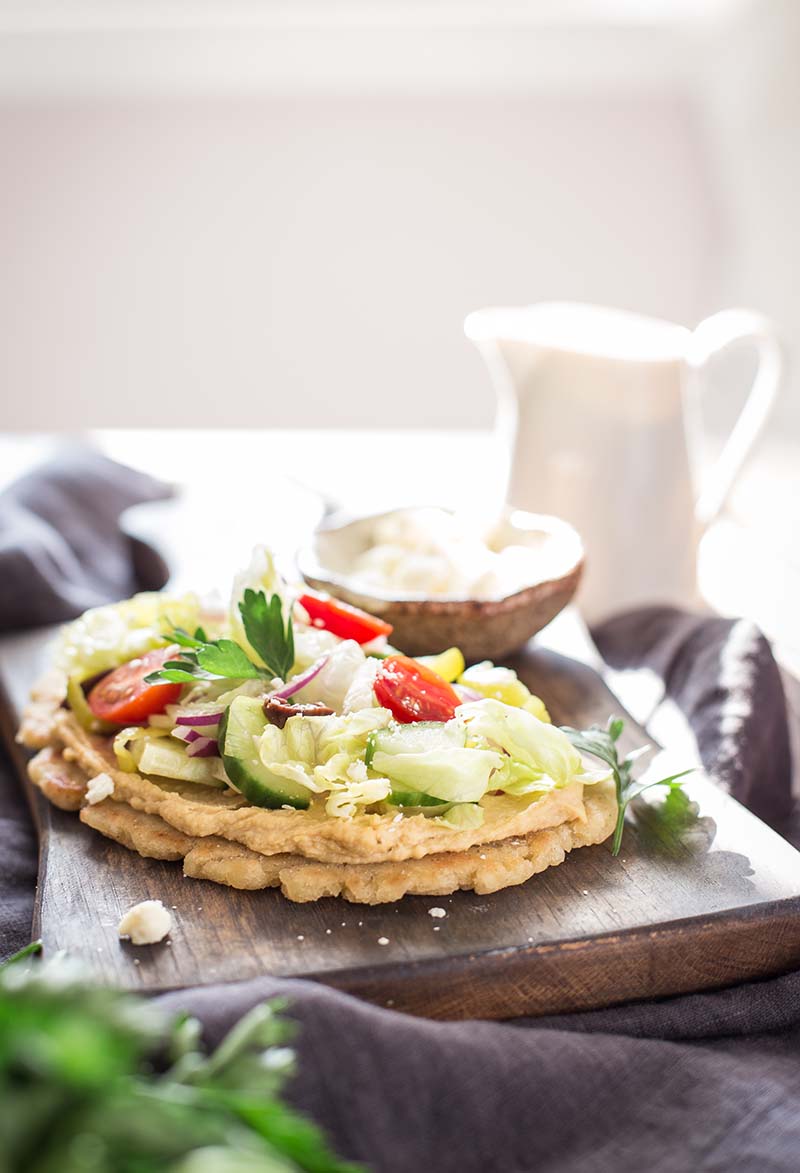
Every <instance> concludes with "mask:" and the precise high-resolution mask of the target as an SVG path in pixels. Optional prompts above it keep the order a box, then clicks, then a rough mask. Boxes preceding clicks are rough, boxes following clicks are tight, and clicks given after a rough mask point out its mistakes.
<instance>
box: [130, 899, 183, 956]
mask: <svg viewBox="0 0 800 1173" xmlns="http://www.w3.org/2000/svg"><path fill="white" fill-rule="evenodd" d="M171 928H172V917H171V916H170V914H169V913H168V912H167V910H166V908H165V907H164V905H163V904H162V903H161V901H160V900H142V901H141V903H140V904H134V906H133V908H129V909H128V911H127V912H126V913H125V915H124V916H123V918H122V920H121V921H120V922H119V924H118V925H117V932H118V933H119V935H120V937H130V939H131V943H132V944H134V945H155V944H156V943H157V942H158V941H163V940H164V938H165V937H166V935H167V933H168V932H169V931H170V929H171Z"/></svg>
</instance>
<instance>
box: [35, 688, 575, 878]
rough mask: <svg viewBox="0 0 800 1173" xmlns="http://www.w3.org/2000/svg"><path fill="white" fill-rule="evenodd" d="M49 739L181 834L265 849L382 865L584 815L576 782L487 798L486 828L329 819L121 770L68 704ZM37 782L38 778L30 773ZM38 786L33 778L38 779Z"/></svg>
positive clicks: (417, 819)
mask: <svg viewBox="0 0 800 1173" xmlns="http://www.w3.org/2000/svg"><path fill="white" fill-rule="evenodd" d="M50 740H51V742H52V743H55V744H56V745H60V746H64V753H65V755H66V756H67V757H69V758H71V759H72V760H73V761H75V762H76V763H77V764H78V765H80V767H81V768H82V769H83V770H84V772H85V773H86V775H87V777H93V776H94V775H96V774H99V773H107V774H108V775H109V776H110V777H111V778H112V779H113V781H114V790H115V797H116V798H117V800H118V801H123V802H126V803H128V805H130V806H132V807H134V808H135V809H136V810H140V811H142V812H144V813H145V814H152V815H158V816H159V817H160V818H162V819H163V820H164V821H165V822H167V823H170V824H171V825H172V826H173V827H175V828H176V829H177V830H179V831H182V832H183V833H184V834H186V835H193V836H199V837H205V836H220V837H222V838H225V839H229V840H231V841H232V842H236V843H241V844H242V845H243V846H244V847H248V848H250V850H252V851H256V852H259V853H260V854H263V855H273V854H281V853H286V852H291V853H292V854H295V855H302V856H304V857H306V858H308V859H317V860H320V861H322V862H328V863H354V862H359V863H382V862H386V861H388V860H395V861H400V860H404V859H420V858H423V857H424V856H426V855H434V854H440V853H441V852H442V851H448V852H453V851H466V850H468V849H469V848H471V847H473V846H478V845H480V844H486V843H491V842H496V841H500V840H504V839H508V838H510V837H512V836H520V835H527V834H529V833H530V832H531V831H538V830H542V829H544V828H547V827H552V826H558V825H560V824H561V823H564V822H572V821H574V820H580V819H583V818H584V817H585V814H584V808H583V786H582V784H581V783H579V782H575V783H573V784H571V785H570V786H566V787H564V788H563V789H561V790H556V791H553V792H552V793H551V794H548V795H546V796H545V797H544V798H542V799H541V800H539V801H538V802H535V803H528V804H526V803H525V801H524V800H522V799H518V800H513V799H507V798H504V797H502V798H493V797H489V798H488V799H487V800H485V809H486V817H485V821H484V824H483V826H481V827H478V828H474V829H469V830H464V831H455V830H452V829H450V828H447V827H442V826H441V825H439V824H436V823H435V822H434V821H433V820H431V819H427V818H425V816H424V815H417V816H414V817H411V818H404V819H403V820H402V821H399V822H398V821H396V820H395V818H393V817H392V816H391V815H376V814H365V815H358V816H356V817H355V818H353V819H334V818H330V817H329V816H326V815H325V814H324V811H322V810H319V809H317V810H313V809H312V810H309V811H296V810H266V809H264V808H262V807H255V806H251V805H250V804H249V803H248V802H247V801H246V800H245V799H244V798H243V797H242V796H241V795H240V794H237V793H235V792H233V791H227V790H211V789H210V788H203V789H206V791H207V792H206V793H203V794H201V793H199V791H200V790H201V788H200V787H196V786H193V785H192V784H191V783H185V784H181V783H174V784H173V783H169V784H164V785H157V784H156V783H154V782H152V781H151V780H149V779H148V778H145V777H143V776H142V775H140V774H129V773H125V772H123V771H122V770H120V769H119V767H118V765H117V761H116V758H115V757H114V754H113V751H112V748H111V743H110V740H109V739H108V738H107V737H99V736H97V735H94V734H90V733H87V732H86V731H85V730H84V729H82V728H81V726H80V725H79V724H78V722H77V721H76V720H75V718H74V716H73V715H72V714H71V713H70V712H69V711H68V710H66V709H57V710H56V711H55V712H54V713H53V714H52V724H51V730H50ZM34 781H36V779H34ZM37 784H38V783H37Z"/></svg>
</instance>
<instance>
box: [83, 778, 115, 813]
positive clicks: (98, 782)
mask: <svg viewBox="0 0 800 1173" xmlns="http://www.w3.org/2000/svg"><path fill="white" fill-rule="evenodd" d="M113 793H114V779H113V778H112V777H111V776H110V775H109V774H96V775H95V777H94V778H90V779H89V781H88V783H87V784H86V801H87V802H88V803H89V805H90V806H94V804H95V803H96V802H102V801H103V799H105V798H110V797H111V795H112V794H113Z"/></svg>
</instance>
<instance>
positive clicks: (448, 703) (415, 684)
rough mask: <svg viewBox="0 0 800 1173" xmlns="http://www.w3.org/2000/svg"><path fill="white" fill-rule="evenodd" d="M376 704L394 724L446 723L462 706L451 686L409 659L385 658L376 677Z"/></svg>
mask: <svg viewBox="0 0 800 1173" xmlns="http://www.w3.org/2000/svg"><path fill="white" fill-rule="evenodd" d="M374 689H375V696H376V697H377V698H378V703H379V704H380V705H382V706H383V708H385V709H389V710H390V712H391V714H392V716H393V717H394V718H395V720H397V721H402V722H403V724H404V725H410V724H411V722H412V721H449V720H450V718H451V717H452V716H453V714H454V713H455V711H456V709H457V708H458V706H459V705H460V704H461V698H460V697H459V695H458V693H457V692H455V690H454V689H452V688H451V687H450V685H449V684H448V683H447V682H446V681H445V680H442V678H441V676H437V675H436V673H435V672H432V671H431V669H430V668H426V667H425V665H424V664H420V663H419V661H418V660H412V659H411V658H410V657H409V656H387V658H386V659H385V660H383V661H382V663H381V666H380V668H379V669H378V674H377V676H376V677H375V685H374Z"/></svg>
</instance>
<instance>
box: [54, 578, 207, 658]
mask: <svg viewBox="0 0 800 1173" xmlns="http://www.w3.org/2000/svg"><path fill="white" fill-rule="evenodd" d="M199 622H200V600H199V599H198V598H197V596H196V595H193V594H185V595H165V594H161V593H160V592H157V591H149V592H144V593H142V594H139V595H134V596H133V598H132V599H125V600H124V602H122V603H109V604H107V605H106V606H104V607H93V608H92V609H91V610H90V611H85V612H84V614H83V615H81V617H80V618H79V619H76V620H75V621H74V622H72V623H68V624H67V626H66V627H64V628H63V629H62V631H61V634H60V636H59V638H58V642H57V644H56V649H55V663H56V667H58V668H62V669H63V670H64V672H65V673H66V674H67V676H71V677H74V678H75V679H76V680H88V679H89V678H90V677H92V676H96V675H97V674H98V673H99V672H106V671H108V669H110V668H117V667H118V666H119V665H120V664H124V663H126V661H128V660H133V659H135V658H136V656H143V655H144V654H145V652H150V651H152V650H153V648H158V647H163V646H164V644H166V643H168V639H167V633H168V632H169V631H170V630H171V629H172V628H173V627H184V628H186V629H187V630H189V631H193V630H194V629H195V627H196V626H197V624H198V623H199Z"/></svg>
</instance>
